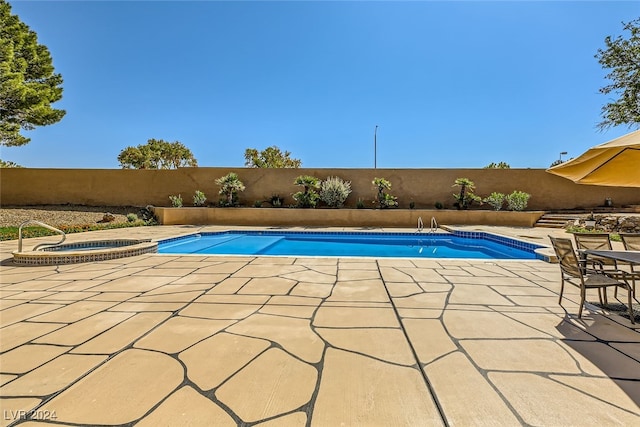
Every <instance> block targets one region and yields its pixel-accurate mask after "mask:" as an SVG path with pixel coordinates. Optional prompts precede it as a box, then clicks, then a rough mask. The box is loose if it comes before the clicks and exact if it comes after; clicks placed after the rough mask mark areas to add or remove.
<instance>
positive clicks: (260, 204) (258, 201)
mask: <svg viewBox="0 0 640 427" xmlns="http://www.w3.org/2000/svg"><path fill="white" fill-rule="evenodd" d="M253 207H254V208H261V207H262V200H256V201H255V202H253Z"/></svg>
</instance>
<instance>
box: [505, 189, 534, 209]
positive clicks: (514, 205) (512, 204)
mask: <svg viewBox="0 0 640 427" xmlns="http://www.w3.org/2000/svg"><path fill="white" fill-rule="evenodd" d="M530 197H531V194H529V193H525V192H524V191H518V190H515V191H514V192H513V193H511V194H508V195H507V196H506V197H505V200H506V201H507V209H509V210H510V211H523V210H524V209H525V208H526V207H527V203H528V202H529V198H530Z"/></svg>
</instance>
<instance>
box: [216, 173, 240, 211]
mask: <svg viewBox="0 0 640 427" xmlns="http://www.w3.org/2000/svg"><path fill="white" fill-rule="evenodd" d="M216 184H218V185H219V186H220V191H219V192H218V194H220V195H223V196H224V198H223V199H220V206H227V207H228V206H237V205H238V193H239V192H241V191H244V190H245V188H246V187H245V186H244V184H243V183H242V181H240V178H238V175H237V174H236V173H234V172H229V173H228V174H226V175H225V176H223V177H222V178H218V179H216Z"/></svg>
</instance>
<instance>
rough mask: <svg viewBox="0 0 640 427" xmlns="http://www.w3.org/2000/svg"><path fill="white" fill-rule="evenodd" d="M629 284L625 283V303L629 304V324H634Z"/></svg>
mask: <svg viewBox="0 0 640 427" xmlns="http://www.w3.org/2000/svg"><path fill="white" fill-rule="evenodd" d="M631 293H632V292H631V285H629V284H628V283H627V303H628V304H629V306H628V307H629V320H631V324H633V325H635V323H636V321H635V319H634V317H635V316H634V315H633V305H631Z"/></svg>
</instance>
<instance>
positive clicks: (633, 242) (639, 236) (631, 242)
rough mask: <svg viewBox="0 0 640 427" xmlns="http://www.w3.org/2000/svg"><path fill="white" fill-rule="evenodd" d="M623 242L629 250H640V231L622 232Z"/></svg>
mask: <svg viewBox="0 0 640 427" xmlns="http://www.w3.org/2000/svg"><path fill="white" fill-rule="evenodd" d="M620 238H621V239H622V244H623V245H624V248H625V249H626V250H628V251H640V233H620Z"/></svg>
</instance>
